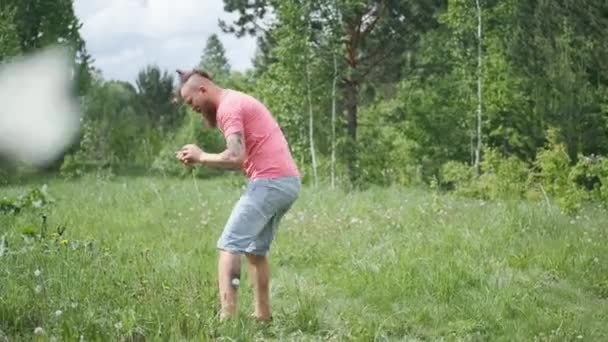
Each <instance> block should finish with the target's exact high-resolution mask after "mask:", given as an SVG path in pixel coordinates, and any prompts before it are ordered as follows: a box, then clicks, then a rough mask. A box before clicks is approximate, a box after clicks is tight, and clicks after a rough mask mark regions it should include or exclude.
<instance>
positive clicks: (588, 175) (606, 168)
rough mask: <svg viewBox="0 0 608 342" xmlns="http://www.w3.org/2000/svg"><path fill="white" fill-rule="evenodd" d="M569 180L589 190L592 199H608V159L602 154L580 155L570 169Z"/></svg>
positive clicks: (581, 188) (578, 186)
mask: <svg viewBox="0 0 608 342" xmlns="http://www.w3.org/2000/svg"><path fill="white" fill-rule="evenodd" d="M568 178H569V181H570V182H571V183H572V184H574V185H575V186H576V187H577V188H578V189H580V190H584V191H588V192H589V197H590V199H592V200H597V201H608V159H607V158H605V157H601V156H593V155H592V156H589V157H586V156H579V160H578V162H577V163H576V165H575V166H574V167H573V168H572V169H571V170H570V174H569V176H568Z"/></svg>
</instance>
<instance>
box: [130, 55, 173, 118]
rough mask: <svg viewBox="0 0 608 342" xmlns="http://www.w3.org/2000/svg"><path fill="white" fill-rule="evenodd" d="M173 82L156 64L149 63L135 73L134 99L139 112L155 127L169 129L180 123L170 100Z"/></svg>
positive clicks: (170, 76)
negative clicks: (135, 95)
mask: <svg viewBox="0 0 608 342" xmlns="http://www.w3.org/2000/svg"><path fill="white" fill-rule="evenodd" d="M173 82H174V80H173V76H172V75H170V74H169V73H168V72H167V71H166V70H165V71H161V70H160V68H159V67H158V66H156V65H149V66H147V67H145V68H144V69H142V70H141V71H140V72H139V73H138V74H137V79H136V80H135V84H136V87H137V97H136V99H137V103H138V104H139V110H140V113H141V114H143V115H145V117H146V118H147V120H148V121H149V122H150V124H151V125H152V126H153V127H156V128H157V129H162V128H164V129H169V130H170V129H172V128H176V127H177V126H178V125H179V124H180V123H181V117H179V116H178V115H177V113H178V112H177V111H176V108H175V105H174V104H173V103H172V101H171V99H172V96H173V91H174V86H173Z"/></svg>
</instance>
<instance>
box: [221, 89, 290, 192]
mask: <svg viewBox="0 0 608 342" xmlns="http://www.w3.org/2000/svg"><path fill="white" fill-rule="evenodd" d="M217 124H218V128H219V129H220V130H221V131H222V132H223V134H224V136H225V137H228V136H229V135H230V134H233V133H236V132H241V134H242V135H243V139H244V143H245V149H246V151H247V155H246V157H245V162H244V163H243V169H244V170H245V171H246V172H247V177H248V178H249V179H250V180H253V179H259V178H278V177H292V176H296V177H299V176H300V174H299V172H298V168H297V166H296V163H295V162H294V160H293V158H292V156H291V152H290V150H289V145H288V144H287V140H286V139H285V136H284V135H283V132H282V131H281V128H280V127H279V125H278V124H277V122H276V120H275V119H274V118H273V117H272V115H271V114H270V112H269V111H268V109H266V107H265V106H264V105H263V104H262V103H260V102H259V101H258V100H256V99H255V98H253V97H252V96H249V95H247V94H243V93H241V92H238V91H235V90H228V89H226V90H224V92H223V94H222V98H221V100H220V105H219V106H218V108H217Z"/></svg>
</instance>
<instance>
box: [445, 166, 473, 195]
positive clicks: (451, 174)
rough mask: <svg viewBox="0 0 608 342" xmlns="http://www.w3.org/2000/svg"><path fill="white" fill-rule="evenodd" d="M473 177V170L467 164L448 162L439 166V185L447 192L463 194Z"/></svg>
mask: <svg viewBox="0 0 608 342" xmlns="http://www.w3.org/2000/svg"><path fill="white" fill-rule="evenodd" d="M474 177H475V170H474V169H473V168H472V167H471V166H470V165H468V164H466V163H462V162H457V161H449V162H447V163H445V164H443V165H442V166H441V183H442V185H443V186H444V187H445V188H447V189H448V190H457V191H458V193H461V194H465V193H466V192H467V189H469V188H470V186H471V182H473V179H474Z"/></svg>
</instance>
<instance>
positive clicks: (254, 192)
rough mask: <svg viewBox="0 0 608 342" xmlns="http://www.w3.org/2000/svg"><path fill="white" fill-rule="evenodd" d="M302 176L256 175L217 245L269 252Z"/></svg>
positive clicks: (239, 251)
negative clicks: (267, 176) (263, 176)
mask: <svg viewBox="0 0 608 342" xmlns="http://www.w3.org/2000/svg"><path fill="white" fill-rule="evenodd" d="M300 190H301V182H300V178H299V177H282V178H269V179H256V180H252V181H250V182H249V184H248V186H247V190H246V191H245V193H244V194H243V196H241V198H240V199H239V201H238V202H237V203H236V205H235V206H234V209H233V210H232V213H231V214H230V217H229V218H228V222H227V223H226V226H225V227H224V231H223V233H222V236H221V237H220V238H219V240H218V242H217V248H218V249H220V250H224V251H227V252H231V253H236V254H254V255H260V256H265V255H266V254H267V253H268V251H269V250H270V244H271V243H272V241H273V240H274V238H275V235H276V231H277V229H278V227H279V222H280V221H281V218H282V217H283V216H284V215H285V213H287V211H289V209H290V208H291V206H292V205H293V203H294V202H295V201H296V199H297V198H298V197H299V195H300Z"/></svg>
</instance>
